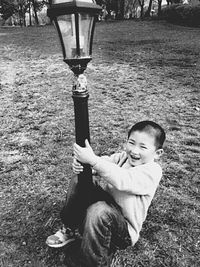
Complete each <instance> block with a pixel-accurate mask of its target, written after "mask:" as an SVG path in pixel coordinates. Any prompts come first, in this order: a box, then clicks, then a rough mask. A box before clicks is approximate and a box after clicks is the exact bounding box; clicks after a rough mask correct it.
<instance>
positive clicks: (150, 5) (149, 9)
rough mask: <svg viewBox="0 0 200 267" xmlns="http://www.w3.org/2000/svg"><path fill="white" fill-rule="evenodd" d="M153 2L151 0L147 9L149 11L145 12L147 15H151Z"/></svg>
mask: <svg viewBox="0 0 200 267" xmlns="http://www.w3.org/2000/svg"><path fill="white" fill-rule="evenodd" d="M152 3H153V0H150V1H149V6H148V9H147V11H146V12H145V17H150V14H151V7H152Z"/></svg>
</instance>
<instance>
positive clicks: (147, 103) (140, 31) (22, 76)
mask: <svg viewBox="0 0 200 267" xmlns="http://www.w3.org/2000/svg"><path fill="white" fill-rule="evenodd" d="M86 75H87V78H88V83H89V85H88V87H89V92H90V99H89V113H90V132H91V142H92V147H93V148H94V150H95V151H96V152H97V153H98V154H99V155H103V154H111V153H113V152H114V151H119V150H121V149H122V148H123V143H124V141H125V140H126V133H127V130H128V129H129V127H130V126H131V125H132V124H133V123H135V122H136V121H140V120H143V119H150V120H154V121H156V122H158V123H160V124H161V125H162V126H163V127H164V128H165V129H166V131H167V142H166V145H165V154H164V157H163V158H162V161H161V165H162V166H163V170H164V176H163V179H162V181H161V183H160V186H159V188H158V190H157V193H156V196H155V198H154V200H153V203H152V205H151V207H150V210H149V213H148V216H147V220H146V222H145V223H144V225H143V229H142V232H141V237H140V239H139V241H138V243H137V244H136V245H135V247H129V248H128V249H127V250H125V251H120V252H118V253H117V254H116V256H115V261H114V264H113V267H120V266H126V267H134V266H135V267H199V266H200V180H199V170H200V168H199V162H200V102H199V100H200V97H199V89H200V32H199V29H197V28H196V29H195V28H189V27H181V26H174V25H170V24H167V23H164V22H145V21H144V22H141V21H138V22H135V21H124V22H107V23H104V22H102V23H98V24H97V26H96V30H95V38H94V45H93V60H92V61H91V63H89V65H88V68H87V70H86ZM0 78H1V84H0V92H1V94H0V116H1V123H0V137H1V138H0V147H1V149H0V174H1V176H0V179H1V201H0V214H1V230H0V231H1V232H0V265H1V266H2V267H18V266H19V267H22V266H23V267H24V266H27V267H28V266H35V267H47V266H49V267H50V266H51V267H54V266H55V267H58V266H59V267H62V266H64V264H63V259H64V249H58V250H53V249H50V248H48V247H47V246H46V245H45V239H46V237H47V236H48V235H49V234H51V233H52V232H54V231H55V230H57V227H59V224H60V219H59V212H60V209H61V207H62V204H63V201H64V199H65V194H66V192H67V188H68V184H69V180H70V177H71V176H72V175H73V174H72V169H71V162H72V144H73V142H74V112H73V101H72V98H71V87H72V78H73V75H72V73H71V72H70V71H69V69H68V67H67V65H65V63H63V61H62V55H61V49H60V44H59V42H58V38H57V33H56V32H55V30H54V28H53V26H47V27H39V28H34V27H33V28H14V27H12V28H0Z"/></svg>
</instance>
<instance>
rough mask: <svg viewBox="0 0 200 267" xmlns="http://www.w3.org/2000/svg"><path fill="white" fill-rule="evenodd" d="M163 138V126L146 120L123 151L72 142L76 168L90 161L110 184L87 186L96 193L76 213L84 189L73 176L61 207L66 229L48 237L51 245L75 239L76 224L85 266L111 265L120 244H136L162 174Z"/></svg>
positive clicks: (134, 128) (130, 135)
mask: <svg viewBox="0 0 200 267" xmlns="http://www.w3.org/2000/svg"><path fill="white" fill-rule="evenodd" d="M164 141H165V132H164V130H163V128H162V127H161V126H160V125H158V124H157V123H155V122H152V121H142V122H138V123H136V124H135V125H133V126H132V128H131V129H130V131H129V132H128V140H127V142H126V145H125V147H126V148H125V151H122V152H121V153H115V154H113V155H111V156H102V157H100V156H97V155H96V154H95V153H94V151H93V149H92V148H91V146H90V144H89V142H88V141H87V140H86V141H85V147H80V146H79V145H78V144H74V160H73V164H72V166H73V171H74V173H76V174H79V173H80V172H81V171H83V166H82V164H89V165H90V166H91V168H92V169H93V171H94V172H95V173H97V174H98V176H99V177H101V178H102V179H103V180H104V181H105V182H106V184H107V185H106V188H105V190H104V189H103V188H101V187H100V185H98V184H96V183H94V184H93V187H92V188H90V189H88V190H90V192H92V196H93V199H92V200H91V202H90V203H89V204H88V205H86V208H85V213H84V214H85V215H84V218H81V217H79V216H77V214H79V213H80V214H81V212H82V211H81V210H77V207H79V206H80V207H82V206H81V205H77V203H82V202H84V197H81V195H82V196H84V194H81V195H79V193H80V190H77V187H78V184H77V182H76V181H75V178H74V179H72V181H71V183H72V185H71V186H70V190H69V192H68V198H67V202H66V205H65V207H64V209H63V210H62V212H61V219H62V221H63V223H64V226H65V227H64V230H62V231H61V230H59V231H58V232H57V233H55V234H54V235H52V236H50V237H48V239H47V244H48V245H49V246H52V247H58V246H59V247H60V246H62V245H65V244H67V243H69V242H71V241H73V240H75V239H76V235H73V232H74V231H75V229H78V230H79V232H80V234H81V237H80V235H79V238H80V240H81V241H80V249H79V258H78V259H79V263H80V266H87V267H100V266H110V264H111V261H112V256H113V254H114V252H115V251H116V249H117V248H120V249H124V248H126V247H127V246H129V245H134V244H135V243H136V242H137V240H138V238H139V233H140V231H141V228H142V224H143V222H144V221H145V218H146V216H147V211H148V208H149V206H150V204H151V201H152V199H153V196H154V194H155V192H156V189H157V187H158V185H159V182H160V179H161V177H162V169H161V167H160V165H159V164H158V163H157V162H156V160H158V159H159V157H160V156H161V155H162V153H163V149H162V147H163V143H164ZM78 192H79V193H78ZM90 192H84V193H85V195H86V194H89V193H90ZM82 193H83V192H82ZM69 206H70V209H69ZM75 207H76V208H75ZM75 214H76V216H75ZM72 218H73V220H72ZM72 221H73V223H72ZM69 228H70V229H71V230H73V231H71V230H69ZM66 229H68V230H66ZM74 266H79V265H78V264H77V263H76V264H75V265H74Z"/></svg>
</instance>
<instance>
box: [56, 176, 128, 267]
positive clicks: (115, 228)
mask: <svg viewBox="0 0 200 267" xmlns="http://www.w3.org/2000/svg"><path fill="white" fill-rule="evenodd" d="M61 219H62V222H63V223H64V225H65V227H69V228H71V229H72V230H75V229H79V232H80V233H81V236H82V239H81V241H80V246H79V256H78V260H79V263H80V264H79V265H78V264H75V265H73V264H72V265H71V266H77V267H78V266H81V267H82V266H83V267H100V266H101V267H104V266H105V267H109V266H110V264H111V261H112V256H113V254H114V252H115V251H116V249H118V248H119V249H125V248H126V247H127V246H129V245H131V239H130V236H129V233H128V226H127V222H126V220H125V218H124V217H123V214H122V212H121V208H120V207H119V205H118V204H117V203H116V202H115V201H114V199H113V198H112V196H111V195H110V194H109V193H107V192H106V191H104V190H103V189H102V187H100V186H99V185H98V184H97V183H93V184H91V185H88V187H87V188H84V187H83V186H80V184H79V183H78V182H77V177H73V178H72V180H71V183H70V186H69V189H68V194H67V199H66V203H65V206H64V208H63V210H62V211H61ZM68 266H69V267H71V266H70V265H68Z"/></svg>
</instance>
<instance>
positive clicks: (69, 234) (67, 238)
mask: <svg viewBox="0 0 200 267" xmlns="http://www.w3.org/2000/svg"><path fill="white" fill-rule="evenodd" d="M75 239H76V236H75V233H74V232H73V231H72V230H71V229H69V228H67V229H66V228H65V227H64V226H63V227H62V228H61V229H60V230H58V231H57V232H56V233H55V234H54V235H50V236H49V237H48V238H47V240H46V244H47V245H48V246H49V247H52V248H61V247H64V246H65V245H67V244H68V243H70V242H72V241H74V240H75Z"/></svg>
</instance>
